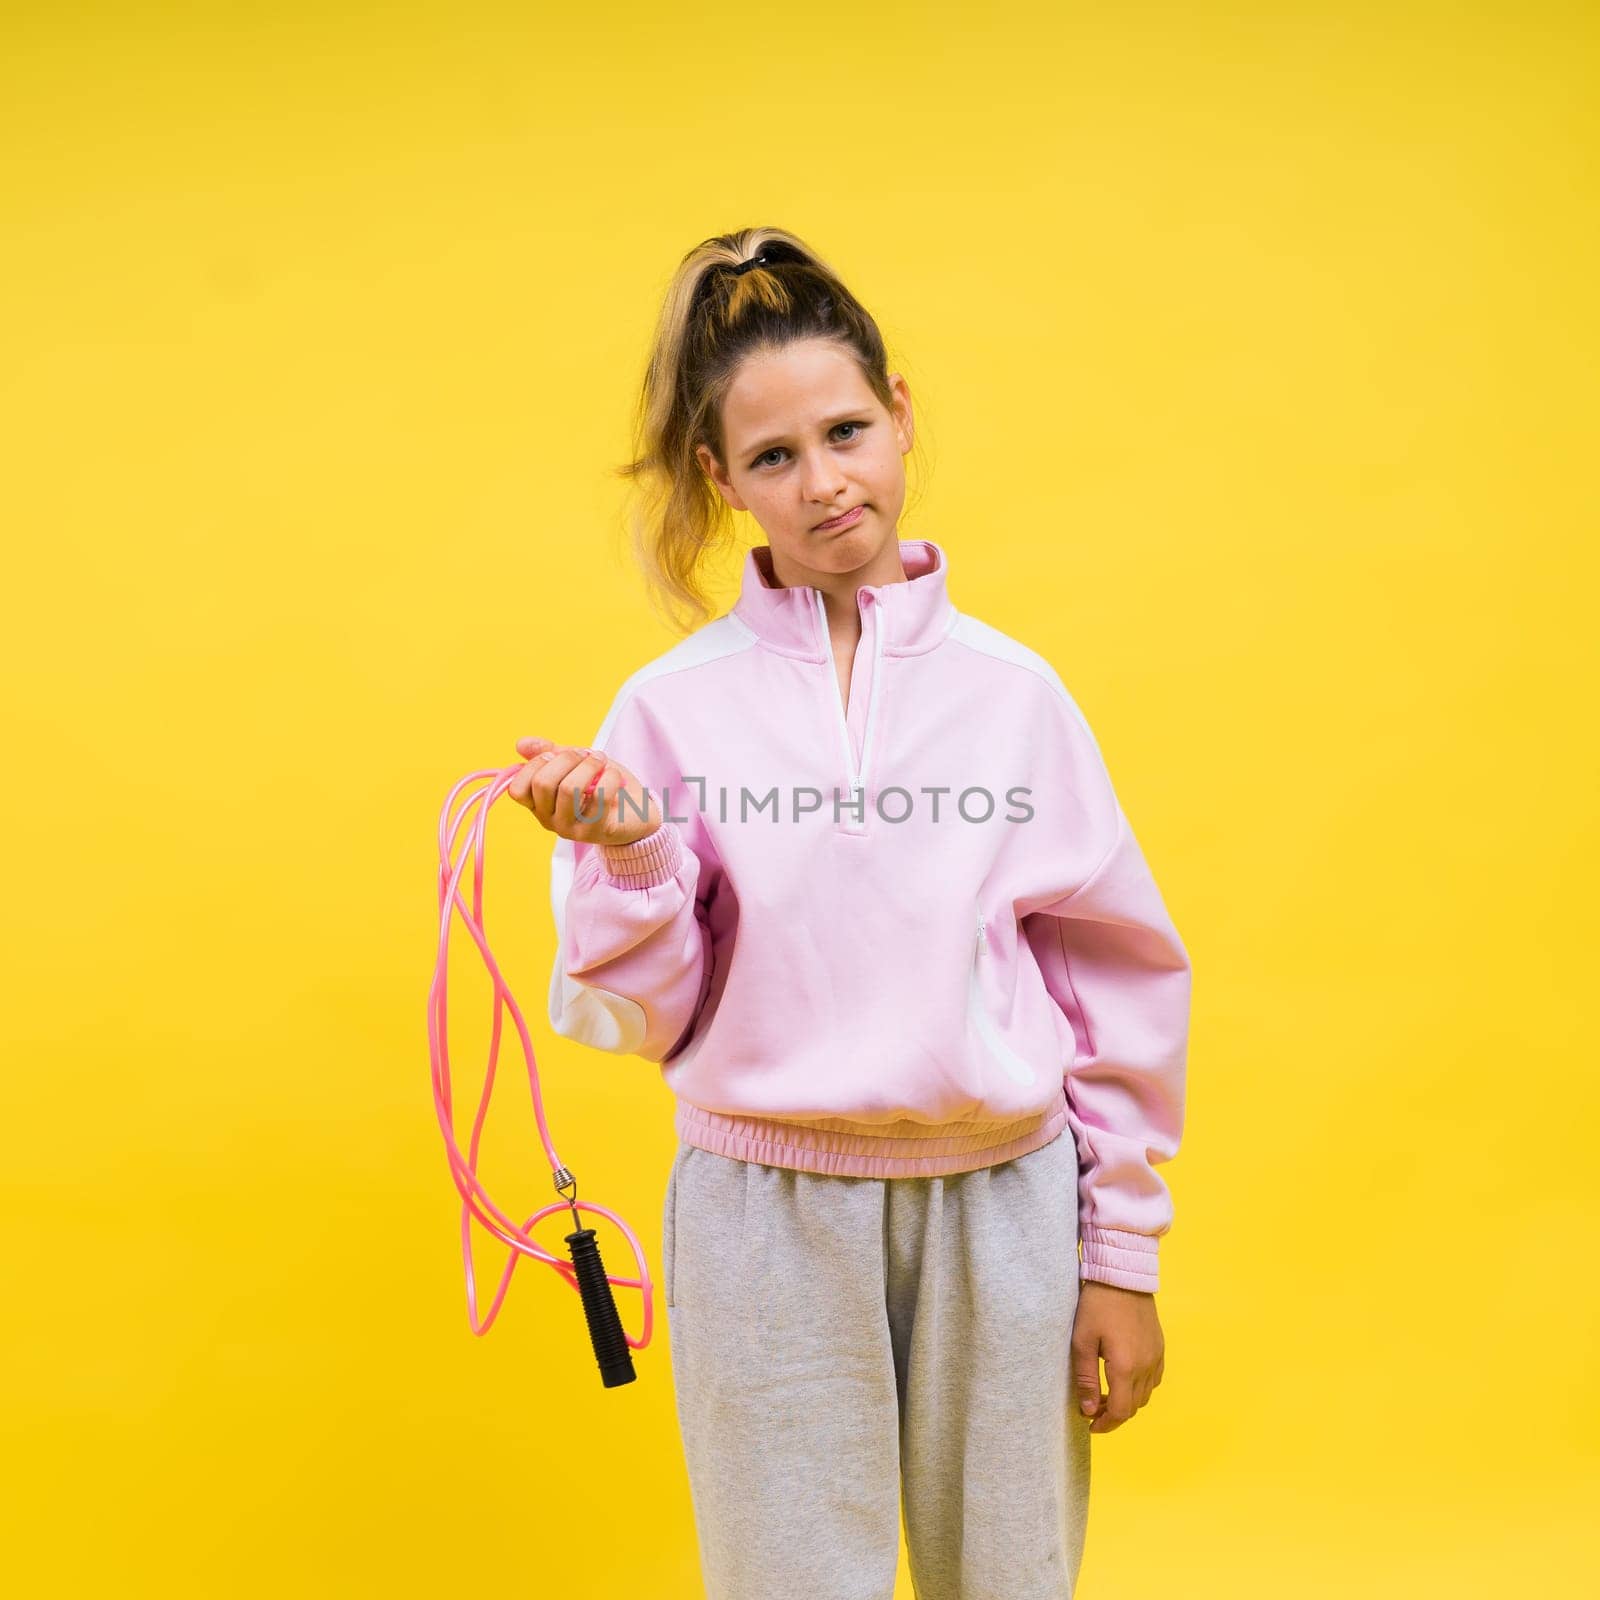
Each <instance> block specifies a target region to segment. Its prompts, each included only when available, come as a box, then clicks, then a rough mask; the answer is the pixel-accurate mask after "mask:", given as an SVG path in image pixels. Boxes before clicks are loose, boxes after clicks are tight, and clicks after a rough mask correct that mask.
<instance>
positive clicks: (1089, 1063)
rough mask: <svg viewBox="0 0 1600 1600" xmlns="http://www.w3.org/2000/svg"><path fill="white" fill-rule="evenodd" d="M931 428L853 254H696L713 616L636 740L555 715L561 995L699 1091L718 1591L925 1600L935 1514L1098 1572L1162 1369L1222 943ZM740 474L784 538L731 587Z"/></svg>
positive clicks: (749, 561) (690, 1232) (679, 1093)
mask: <svg viewBox="0 0 1600 1600" xmlns="http://www.w3.org/2000/svg"><path fill="white" fill-rule="evenodd" d="M912 437H913V427H912V409H911V398H910V393H909V391H908V389H907V386H906V382H905V379H904V378H903V377H902V376H901V375H900V374H898V373H893V374H891V373H889V372H888V370H887V363H886V359H885V353H884V346H883V341H882V338H881V336H880V334H879V332H878V328H877V325H876V324H875V323H874V321H873V319H872V318H871V317H870V316H869V315H868V314H867V312H866V311H865V310H864V309H863V308H862V307H861V305H860V304H859V303H858V302H857V301H856V299H855V298H854V296H853V295H851V293H850V292H849V290H848V289H847V288H846V287H845V286H844V285H843V284H842V283H841V282H840V281H839V279H838V277H837V276H836V274H835V273H834V272H833V271H832V270H831V269H830V268H829V267H828V266H827V265H826V264H825V263H824V262H823V261H822V260H820V259H819V258H818V256H817V255H816V253H815V252H814V251H812V250H810V249H808V248H807V247H806V246H805V245H804V244H803V243H802V242H801V241H800V240H799V239H797V238H796V237H795V236H794V235H793V234H790V233H786V232H783V231H781V230H779V229H776V228H757V229H748V230H744V231H741V232H738V233H732V234H726V235H723V236H721V237H718V238H713V239H708V240H706V241H705V242H704V243H703V244H701V245H698V246H697V247H696V248H695V249H693V250H692V251H690V252H689V254H688V255H687V256H686V257H685V258H684V259H683V261H682V263H681V264H680V266H679V268H678V271H677V274H676V275H675V277H674V278H673V280H672V283H671V285H670V287H669V289H668V292H667V298H666V303H665V307H664V309H663V311H662V314H661V319H660V322H659V325H658V328H657V331H656V336H655V344H654V348H653V350H652V353H651V357H650V361H649V365H648V369H647V375H646V379H645V388H644V394H643V398H642V405H641V411H640V421H639V439H638V444H639V449H638V451H637V455H636V459H635V460H634V461H633V462H632V463H630V465H629V466H628V467H627V468H626V469H625V472H626V474H627V475H630V476H635V477H638V478H640V479H642V480H643V481H644V482H645V483H646V485H647V487H648V488H649V489H650V490H651V491H652V501H651V504H650V506H649V508H648V510H647V513H646V515H645V517H644V518H643V519H642V521H641V522H640V523H638V524H636V526H635V548H636V551H637V553H638V555H639V557H640V559H641V562H642V565H643V568H644V572H645V575H646V577H647V579H648V580H649V581H650V583H651V585H652V586H653V588H654V591H655V595H656V598H657V601H658V603H661V604H663V605H664V607H665V608H666V609H667V610H668V611H669V612H671V614H672V615H673V620H674V622H675V623H676V625H677V629H678V631H680V632H683V633H685V634H686V637H684V638H683V639H682V640H681V641H680V642H679V643H678V644H677V645H675V646H674V647H673V648H672V649H670V650H668V651H666V652H665V654H663V655H661V656H659V657H658V658H656V659H655V660H653V661H650V662H648V663H646V664H645V665H644V666H641V667H640V668H639V669H638V670H637V671H635V672H634V673H633V674H632V676H630V677H629V678H628V679H627V680H626V681H625V682H624V683H623V684H622V686H621V688H620V690H619V691H618V692H617V695H616V697H615V699H614V701H613V702H612V705H611V708H610V710H609V712H608V713H607V715H606V717H605V720H604V722H603V723H602V724H601V727H600V730H599V733H598V735H597V736H596V739H595V747H594V748H589V747H585V746H573V745H556V744H553V743H551V742H550V741H548V740H545V739H522V740H519V741H518V742H517V750H518V753H519V754H520V755H521V756H522V757H523V759H524V760H525V761H526V765H525V766H524V767H523V769H522V770H521V772H520V773H519V774H518V776H517V778H516V780H515V782H514V784H513V785H512V788H511V791H510V792H511V793H512V794H513V796H514V797H515V798H516V799H517V800H518V801H519V802H520V803H522V804H524V805H526V806H528V808H529V809H530V810H531V811H532V812H533V814H534V816H535V817H536V818H537V819H538V820H539V822H540V823H542V824H543V825H544V826H545V827H546V828H548V829H550V830H551V831H552V832H554V833H555V834H557V835H558V836H559V837H558V838H557V841H556V844H555V849H554V853H553V857H552V886H551V896H552V906H553V909H554V912H555V918H556V927H557V934H558V948H557V957H556V963H555V969H554V971H553V973H552V979H551V986H550V1020H551V1023H552V1025H553V1026H554V1027H555V1028H556V1030H557V1031H558V1032H560V1033H562V1034H563V1035H565V1036H567V1037H568V1038H572V1039H577V1040H581V1041H582V1042H584V1043H586V1044H590V1045H593V1046H595V1047H596V1048H598V1049H602V1050H607V1051H612V1052H615V1053H617V1054H621V1055H637V1056H642V1057H643V1058H644V1059H645V1060H647V1061H653V1062H657V1063H659V1064H660V1067H661V1076H662V1078H663V1080H664V1081H665V1083H666V1085H667V1087H668V1088H669V1089H670V1090H671V1091H672V1092H673V1094H674V1096H675V1099H676V1107H677V1110H676V1133H677V1135H678V1149H677V1154H676V1156H675V1158H674V1162H673V1166H672V1171H671V1174H670V1176H669V1178H668V1182H667V1197H666V1212H665V1216H664V1219H663V1231H662V1263H663V1290H664V1294H665V1300H666V1305H667V1314H668V1321H669V1326H670V1331H671V1345H672V1364H673V1374H674V1386H675V1391H676V1398H677V1409H678V1418H679V1423H680V1428H681V1432H682V1436H683V1442H684V1447H685V1458H686V1463H687V1466H688V1471H689V1478H690V1486H691V1490H692V1494H693V1501H694V1507H695V1518H696V1525H697V1535H698V1539H699V1545H700V1553H701V1564H702V1568H703V1571H704V1576H705V1582H706V1589H707V1593H708V1595H710V1596H711V1597H712V1600H787V1597H789V1596H795V1597H800V1596H804V1597H805V1600H863V1597H873V1600H889V1597H890V1596H892V1594H893V1591H894V1580H895V1568H896V1564H897V1558H898V1554H899V1532H900V1516H901V1512H902V1510H903V1512H904V1518H905V1528H906V1542H907V1547H908V1551H909V1559H910V1566H911V1573H912V1578H913V1581H914V1584H915V1587H916V1592H917V1595H918V1596H919V1597H920V1600H978V1597H983V1600H990V1597H993V1600H1047V1597H1048V1600H1061V1597H1066V1596H1070V1595H1071V1594H1072V1592H1073V1588H1074V1586H1075V1583H1076V1579H1077V1574H1078V1570H1079V1564H1080V1560H1081V1556H1082V1550H1083V1537H1084V1530H1085V1525H1086V1518H1087V1509H1088V1489H1089V1459H1090V1448H1089V1447H1090V1435H1091V1434H1093V1433H1105V1432H1109V1431H1110V1430H1111V1429H1113V1428H1115V1427H1117V1426H1118V1425H1120V1424H1121V1423H1123V1422H1125V1421H1127V1420H1128V1419H1129V1418H1130V1417H1131V1416H1133V1414H1134V1413H1135V1412H1136V1411H1137V1410H1138V1409H1139V1408H1140V1407H1141V1406H1143V1405H1144V1404H1145V1403H1146V1402H1147V1401H1148V1400H1149V1398H1150V1395H1151V1392H1152V1391H1153V1390H1154V1388H1155V1387H1156V1385H1157V1384H1159V1383H1160V1381H1161V1376H1162V1365H1163V1340H1162V1334H1161V1328H1160V1324H1159V1322H1158V1320H1157V1317H1156V1309H1155V1300H1154V1293H1155V1290H1156V1286H1157V1265H1156V1257H1157V1246H1158V1241H1159V1237H1160V1235H1161V1234H1163V1233H1165V1232H1166V1231H1167V1230H1168V1229H1169V1227H1170V1226H1171V1221H1172V1206H1171V1200H1170V1196H1169V1193H1168V1190H1167V1187H1166V1185H1165V1183H1164V1182H1163V1180H1162V1178H1161V1177H1160V1176H1159V1175H1158V1174H1157V1173H1156V1172H1155V1171H1154V1167H1155V1166H1156V1165H1158V1164H1159V1163H1161V1162H1164V1161H1166V1160H1169V1159H1170V1158H1171V1157H1172V1156H1173V1155H1174V1154H1176V1152H1177V1148H1178V1141H1179V1135H1180V1132H1181V1127H1182V1121H1183V1101H1184V1075H1185V1062H1186V1049H1187V1033H1188V1018H1189V997H1190V968H1189V960H1188V956H1187V953H1186V951H1185V949H1184V947H1183V944H1182V942H1181V941H1180V939H1179V936H1178V933H1177V931H1176V930H1175V928H1174V927H1173V924H1172V922H1171V920H1170V918H1169V916H1168V914H1167V911H1166V908H1165V905H1164V904H1163V901H1162V898H1161V895H1160V893H1159V891H1158V890H1157V888H1156V885H1155V883H1154V882H1153V880H1152V878H1151V875H1150V872H1149V870H1148V868H1147V866H1146V864H1145V861H1144V858H1143V855H1142V853H1141V851H1140V848H1139V845H1138V843H1137V842H1136V840H1135V838H1134V835H1133V832H1132V830H1131V829H1130V827H1129V825H1128V821H1127V818H1126V817H1125V816H1124V814H1123V811H1122V808H1121V806H1120V804H1119V802H1118V799H1117V796H1116V793H1115V791H1114V789H1113V787H1112V783H1111V780H1110V778H1109V776H1108V775H1107V772H1106V769H1105V765H1104V763H1103V761H1102V759H1101V755H1100V750H1099V747H1098V745H1097V743H1096V741H1095V739H1094V736H1093V734H1092V733H1091V732H1090V729H1089V727H1088V725H1087V723H1086V722H1085V721H1084V718H1083V716H1082V714H1081V712H1080V711H1079V709H1078V707H1077V705H1076V704H1075V702H1074V701H1073V699H1072V697H1071V696H1070V695H1069V694H1068V692H1067V690H1066V688H1065V687H1064V686H1063V684H1062V681H1061V679H1060V678H1059V676H1058V675H1057V674H1056V672H1055V670H1054V669H1053V668H1052V667H1051V665H1050V664H1049V663H1048V662H1047V661H1046V660H1045V659H1044V658H1043V657H1042V656H1040V655H1037V654H1036V653H1035V652H1034V651H1033V650H1031V649H1030V648H1028V646H1026V645H1024V644H1021V643H1019V642H1018V641H1016V640H1014V639H1012V638H1010V637H1008V636H1007V635H1005V634H1003V633H1001V632H999V631H998V630H997V629H994V628H992V627H990V626H988V625H987V624H986V623H983V622H980V621H978V620H977V619H976V618H974V617H970V616H967V615H965V614H964V613H962V612H960V611H958V610H957V609H956V606H955V604H954V602H953V600H952V597H951V593H950V587H949V559H948V554H947V552H946V551H945V549H944V548H943V547H942V546H941V545H939V544H937V543H935V542H934V541H932V540H927V539H920V540H907V541H904V542H902V541H901V539H900V537H899V531H898V521H899V517H900V513H901V510H902V507H903V504H904V499H905V475H904V462H903V458H904V456H905V455H906V454H907V452H909V451H910V449H911V447H912ZM724 505H726V506H728V507H731V508H733V510H736V511H748V512H750V514H751V515H752V516H753V517H754V518H755V520H756V522H757V523H758V524H759V525H760V528H761V531H762V533H763V534H765V536H766V542H765V543H764V544H757V545H756V546H755V547H754V548H752V549H748V550H747V551H746V553H745V557H744V566H743V579H742V586H741V589H740V593H739V598H738V600H737V602H736V603H735V604H734V605H733V607H732V608H731V609H730V610H729V611H728V612H727V614H726V615H723V616H720V617H715V618H711V616H710V610H711V608H710V607H709V606H708V605H707V604H706V602H705V600H704V598H703V596H702V594H701V591H700V588H699V586H698V578H699V576H700V574H701V571H702V563H704V562H705V561H706V559H707V557H708V556H709V555H710V554H711V553H712V551H713V550H714V549H716V548H720V547H722V546H723V545H725V544H726V543H727V542H728V534H727V524H728V522H729V521H730V520H731V519H729V518H728V517H727V514H726V512H724V510H723V506H724ZM1041 577H1042V579H1044V580H1045V581H1048V575H1043V574H1042V575H1041ZM674 607H676V608H678V610H677V611H676V612H672V608H674ZM684 610H687V611H688V612H689V614H690V615H689V618H688V620H687V621H685V620H684V618H683V615H682V613H683V611H684ZM1080 1243H1081V1247H1082V1257H1081V1260H1080V1258H1079V1254H1078V1251H1079V1246H1080ZM1102 1359H1103V1360H1104V1363H1105V1369H1106V1379H1107V1391H1106V1392H1102V1390H1101V1384H1100V1376H1099V1367H1098V1364H1099V1362H1100V1361H1101V1360H1102Z"/></svg>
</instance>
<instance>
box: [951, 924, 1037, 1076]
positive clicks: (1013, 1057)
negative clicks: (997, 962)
mask: <svg viewBox="0 0 1600 1600" xmlns="http://www.w3.org/2000/svg"><path fill="white" fill-rule="evenodd" d="M974 915H975V916H976V917H977V921H978V928H977V939H976V942H975V943H974V945H973V951H972V967H971V970H970V971H969V973H968V976H967V1016H968V1019H969V1020H970V1021H971V1023H972V1025H973V1027H974V1028H975V1029H976V1031H977V1035H978V1037H979V1039H980V1040H982V1041H983V1046H984V1048H985V1050H986V1051H987V1052H988V1054H989V1058H990V1059H991V1060H992V1061H994V1062H995V1063H997V1064H998V1065H999V1066H1000V1067H1001V1068H1002V1069H1003V1070H1004V1071H1005V1073H1006V1074H1007V1075H1008V1076H1009V1077H1011V1078H1014V1079H1015V1080H1016V1081H1017V1082H1018V1083H1027V1084H1031V1083H1034V1082H1035V1081H1037V1074H1036V1073H1035V1072H1034V1070H1033V1068H1032V1067H1030V1066H1029V1065H1028V1063H1027V1062H1026V1061H1024V1060H1023V1059H1022V1057H1021V1056H1019V1055H1018V1054H1017V1052H1016V1051H1015V1050H1013V1049H1012V1048H1011V1046H1010V1045H1009V1044H1007V1043H1006V1041H1005V1038H1004V1036H1003V1035H1002V1034H1001V1032H1000V1029H999V1026H998V1025H997V1024H996V1022H995V1020H994V1018H993V1017H991V1016H990V1015H989V1011H988V1007H987V1006H985V1005H984V1001H983V983H982V973H983V963H984V957H985V955H987V953H988V949H989V938H988V934H989V930H988V925H987V924H986V922H985V921H984V916H983V912H982V910H981V909H979V910H977V911H975V912H974Z"/></svg>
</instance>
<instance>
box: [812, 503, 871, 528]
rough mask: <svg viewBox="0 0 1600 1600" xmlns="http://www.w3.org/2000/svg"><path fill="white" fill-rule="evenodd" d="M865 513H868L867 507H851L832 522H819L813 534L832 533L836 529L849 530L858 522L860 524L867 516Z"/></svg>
mask: <svg viewBox="0 0 1600 1600" xmlns="http://www.w3.org/2000/svg"><path fill="white" fill-rule="evenodd" d="M865 512H866V507H865V506H851V508H850V509H849V510H848V511H846V512H843V513H841V514H840V515H839V516H837V517H834V518H833V519H832V521H830V522H819V523H818V524H817V525H816V527H815V528H813V529H812V532H813V533H831V532H832V531H833V530H834V529H835V528H848V527H851V526H853V525H854V524H855V523H857V522H859V521H860V520H861V518H862V517H863V515H865Z"/></svg>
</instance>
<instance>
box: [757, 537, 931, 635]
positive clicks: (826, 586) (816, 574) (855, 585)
mask: <svg viewBox="0 0 1600 1600" xmlns="http://www.w3.org/2000/svg"><path fill="white" fill-rule="evenodd" d="M767 548H768V549H769V550H771V552H772V575H773V577H774V578H775V579H776V580H777V582H778V583H779V584H781V585H782V586H783V587H784V588H785V589H792V588H794V587H796V586H797V585H802V584H803V585H805V586H807V587H809V588H812V589H820V590H821V591H822V607H823V610H824V612H825V613H826V614H827V618H828V632H829V633H830V634H831V635H832V636H833V637H834V638H836V639H837V638H841V637H846V638H849V637H859V635H860V632H861V612H860V610H859V609H858V607H857V605H856V591H857V590H858V589H862V588H867V587H871V588H877V587H879V586H880V585H882V584H885V583H905V582H906V581H907V579H906V569H905V566H904V565H903V564H902V562H901V560H900V541H899V539H898V537H897V538H894V539H891V540H889V542H888V543H887V544H885V545H884V546H882V547H881V548H880V549H879V550H877V551H876V552H874V554H873V555H872V557H871V559H870V560H868V561H866V562H864V563H863V564H862V565H861V566H859V567H854V568H852V569H851V570H850V571H848V572H823V571H820V570H818V569H817V568H814V567H807V566H804V565H802V564H800V563H799V562H791V561H789V560H787V559H785V558H784V557H783V556H781V555H780V554H779V553H778V551H777V550H776V549H775V548H773V547H772V546H771V545H769V546H768V547H767Z"/></svg>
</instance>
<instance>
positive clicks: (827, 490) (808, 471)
mask: <svg viewBox="0 0 1600 1600" xmlns="http://www.w3.org/2000/svg"><path fill="white" fill-rule="evenodd" d="M848 482H849V480H848V479H847V478H846V477H845V475H844V473H843V472H841V471H840V470H839V463H838V462H837V461H835V460H834V459H833V457H832V456H831V455H829V454H828V452H827V451H825V450H822V451H817V452H815V453H813V454H812V455H809V456H807V457H806V463H805V468H804V471H803V473H802V475H801V484H802V486H803V488H804V491H805V495H806V498H807V500H809V501H810V502H811V504H812V505H813V506H814V507H815V508H816V512H817V520H818V521H821V520H822V519H823V518H824V517H827V516H830V515H831V514H832V508H833V507H835V506H836V505H837V504H838V501H839V497H840V494H841V493H842V492H843V490H844V489H845V487H846V485H847V484H848Z"/></svg>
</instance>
